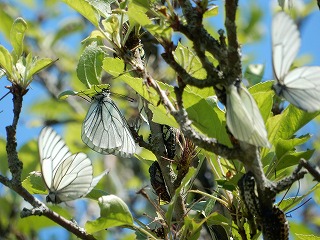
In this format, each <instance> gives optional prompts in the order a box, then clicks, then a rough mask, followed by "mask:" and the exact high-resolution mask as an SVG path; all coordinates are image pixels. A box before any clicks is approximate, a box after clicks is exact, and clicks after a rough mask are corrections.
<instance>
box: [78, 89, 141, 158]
mask: <svg viewBox="0 0 320 240" xmlns="http://www.w3.org/2000/svg"><path fill="white" fill-rule="evenodd" d="M82 140H83V142H84V143H86V144H87V145H88V147H90V148H91V149H93V150H94V151H96V152H99V153H102V154H116V155H120V156H123V157H129V156H131V155H132V154H133V153H134V152H135V142H134V140H133V137H132V135H131V132H130V129H129V127H128V124H127V121H126V119H125V118H124V117H123V115H122V113H121V112H120V110H119V108H118V107H117V106H116V104H115V103H114V102H113V101H112V99H111V98H110V97H109V95H106V94H103V93H101V94H97V95H96V96H95V97H94V99H93V101H92V103H91V105H90V108H89V111H88V113H87V116H86V118H85V120H84V122H83V125H82Z"/></svg>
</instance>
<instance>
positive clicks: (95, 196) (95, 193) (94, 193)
mask: <svg viewBox="0 0 320 240" xmlns="http://www.w3.org/2000/svg"><path fill="white" fill-rule="evenodd" d="M106 195H108V193H107V192H105V191H103V190H99V189H92V191H91V192H90V193H88V194H87V195H86V196H85V198H90V199H92V200H98V199H99V198H100V197H103V196H106Z"/></svg>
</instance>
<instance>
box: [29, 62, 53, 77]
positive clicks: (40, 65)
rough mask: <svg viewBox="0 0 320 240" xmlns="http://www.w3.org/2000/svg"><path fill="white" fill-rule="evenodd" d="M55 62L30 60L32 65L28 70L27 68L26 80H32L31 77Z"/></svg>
mask: <svg viewBox="0 0 320 240" xmlns="http://www.w3.org/2000/svg"><path fill="white" fill-rule="evenodd" d="M54 62H55V61H53V60H52V59H50V58H39V59H38V58H32V63H31V66H30V68H27V71H28V75H27V76H26V80H31V79H33V76H34V75H35V74H37V73H38V72H40V71H41V70H43V69H45V68H47V67H49V66H51V65H52V64H53V63H54Z"/></svg>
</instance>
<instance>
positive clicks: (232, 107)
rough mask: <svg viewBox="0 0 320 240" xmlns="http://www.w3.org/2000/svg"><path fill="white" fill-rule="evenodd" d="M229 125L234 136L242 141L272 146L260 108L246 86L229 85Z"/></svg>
mask: <svg viewBox="0 0 320 240" xmlns="http://www.w3.org/2000/svg"><path fill="white" fill-rule="evenodd" d="M227 126H228V128H229V130H230V132H231V133H232V134H233V136H234V137H235V138H236V139H238V140H240V141H244V142H247V143H250V144H252V145H255V146H261V147H270V143H269V141H268V138H267V131H266V128H265V125H264V121H263V119H262V116H261V114H260V111H259V108H258V106H257V104H256V102H255V100H254V99H253V97H252V96H251V94H250V93H249V92H248V90H247V89H246V88H245V87H242V86H240V87H239V88H237V87H236V86H234V85H230V86H229V89H228V94H227Z"/></svg>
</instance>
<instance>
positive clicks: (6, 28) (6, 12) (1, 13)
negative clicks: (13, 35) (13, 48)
mask: <svg viewBox="0 0 320 240" xmlns="http://www.w3.org/2000/svg"><path fill="white" fill-rule="evenodd" d="M1 6H2V7H0V19H1V21H0V29H1V33H2V34H3V35H4V36H5V37H6V38H7V39H10V31H11V28H12V24H13V22H14V19H13V17H12V16H13V15H15V16H17V15H16V14H19V13H18V12H17V9H16V8H14V7H13V6H10V4H6V5H5V7H4V6H3V5H1ZM12 12H15V13H14V14H12Z"/></svg>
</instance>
